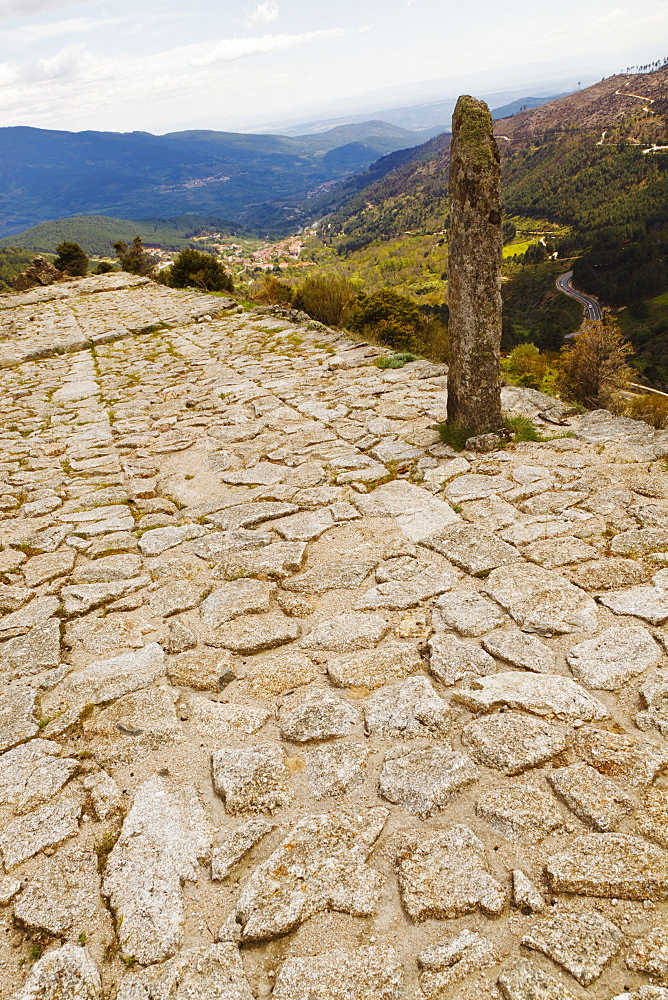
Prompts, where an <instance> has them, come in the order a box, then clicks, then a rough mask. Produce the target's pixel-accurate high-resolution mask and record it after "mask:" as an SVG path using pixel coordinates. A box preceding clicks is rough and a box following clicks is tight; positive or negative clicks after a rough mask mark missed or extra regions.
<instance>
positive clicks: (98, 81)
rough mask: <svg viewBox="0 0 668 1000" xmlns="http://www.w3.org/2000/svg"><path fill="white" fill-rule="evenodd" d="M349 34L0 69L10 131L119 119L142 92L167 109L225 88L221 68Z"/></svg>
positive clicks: (87, 55) (68, 49) (73, 57)
mask: <svg viewBox="0 0 668 1000" xmlns="http://www.w3.org/2000/svg"><path fill="white" fill-rule="evenodd" d="M345 34H346V32H345V31H344V30H343V29H342V28H331V29H327V30H322V31H311V32H304V33H303V34H299V35H288V34H278V35H271V34H268V35H263V36H262V37H260V38H250V37H248V38H221V39H217V40H214V41H210V42H198V43H195V44H191V45H183V46H179V47H177V48H173V49H167V50H164V51H161V52H155V53H152V54H151V55H147V56H144V58H143V59H135V58H133V57H131V56H128V55H119V56H102V55H99V54H98V53H96V52H93V51H91V49H89V48H88V47H87V46H86V45H84V44H81V43H73V44H70V45H66V46H64V47H63V48H61V49H60V50H59V51H58V52H56V53H55V54H54V55H51V56H48V57H43V58H39V59H35V60H31V61H30V62H22V63H21V62H18V61H12V62H5V63H0V108H2V109H3V110H4V117H5V120H6V122H7V124H10V123H15V124H30V123H31V122H33V121H35V120H36V119H38V120H39V121H40V122H43V121H44V118H45V117H49V118H52V120H54V121H57V120H58V118H59V112H63V111H64V112H65V113H66V114H67V117H68V119H69V120H71V118H72V116H73V115H74V116H75V117H79V118H80V119H81V118H83V117H85V116H90V115H94V116H95V117H96V118H99V117H100V116H103V117H106V115H107V113H108V112H110V110H111V109H113V114H114V115H115V114H116V112H117V110H118V108H119V107H120V105H121V104H127V103H128V101H129V102H130V103H133V102H134V97H133V98H130V97H129V95H130V94H135V93H136V92H138V91H139V92H141V93H142V94H143V97H144V100H145V101H150V100H151V99H152V98H153V97H155V98H157V99H159V100H160V101H161V102H164V100H165V99H166V98H167V95H169V94H179V95H180V96H182V95H183V94H184V93H185V92H186V91H192V92H196V93H205V92H207V91H208V92H214V91H215V90H216V89H217V87H218V86H219V85H220V79H221V78H220V73H221V68H220V64H224V63H227V62H232V61H234V60H239V59H242V58H244V57H246V56H254V55H259V54H265V53H270V52H279V51H282V50H285V49H290V48H293V47H295V46H298V45H304V44H307V43H309V42H315V41H321V40H326V39H329V38H338V37H341V36H343V35H345ZM88 84H90V85H91V86H88ZM75 94H76V96H74V95H75ZM52 127H53V126H52Z"/></svg>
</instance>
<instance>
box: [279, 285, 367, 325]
mask: <svg viewBox="0 0 668 1000" xmlns="http://www.w3.org/2000/svg"><path fill="white" fill-rule="evenodd" d="M354 302H355V288H354V286H353V284H352V283H351V282H350V281H348V279H347V278H343V277H342V276H341V275H338V274H310V275H309V276H308V278H307V279H306V281H304V282H303V283H302V284H301V285H300V286H299V288H298V289H297V294H296V295H295V298H294V305H295V307H296V308H297V309H303V310H304V312H305V313H308V315H309V316H311V317H312V318H313V319H316V320H318V322H319V323H324V324H325V326H335V327H341V326H343V325H344V323H345V322H346V321H347V320H348V317H349V316H350V313H351V311H352V307H353V304H354Z"/></svg>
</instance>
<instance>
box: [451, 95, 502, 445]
mask: <svg viewBox="0 0 668 1000" xmlns="http://www.w3.org/2000/svg"><path fill="white" fill-rule="evenodd" d="M502 248H503V237H502V234H501V178H500V168H499V150H498V147H497V145H496V141H495V139H494V135H493V133H492V116H491V114H490V112H489V108H488V107H487V105H486V104H485V103H484V101H478V100H476V99H475V98H474V97H468V96H463V97H460V98H459V100H458V101H457V107H456V108H455V113H454V115H453V118H452V146H451V154H450V239H449V251H448V305H449V308H450V322H449V335H450V372H449V374H448V423H458V424H460V425H462V426H464V427H466V428H468V429H469V430H470V432H471V434H484V433H486V432H488V431H495V430H497V429H498V428H499V427H501V426H502V423H503V420H502V417H501V387H500V382H499V353H500V346H501V257H502Z"/></svg>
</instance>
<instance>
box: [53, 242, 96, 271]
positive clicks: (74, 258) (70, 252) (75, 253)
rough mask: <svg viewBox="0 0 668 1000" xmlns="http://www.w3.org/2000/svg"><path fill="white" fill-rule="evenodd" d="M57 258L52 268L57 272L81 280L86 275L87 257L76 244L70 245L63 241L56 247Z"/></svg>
mask: <svg viewBox="0 0 668 1000" xmlns="http://www.w3.org/2000/svg"><path fill="white" fill-rule="evenodd" d="M56 253H57V254H58V256H57V257H56V259H55V260H54V262H53V266H54V267H56V268H57V269H58V270H59V271H62V272H63V273H66V274H69V275H71V276H72V277H73V278H82V277H83V276H84V274H87V273H88V257H87V256H86V254H85V253H84V252H83V250H82V249H81V247H80V246H79V244H78V243H70V242H69V241H68V240H65V241H64V242H63V243H59V244H58V246H57V247H56Z"/></svg>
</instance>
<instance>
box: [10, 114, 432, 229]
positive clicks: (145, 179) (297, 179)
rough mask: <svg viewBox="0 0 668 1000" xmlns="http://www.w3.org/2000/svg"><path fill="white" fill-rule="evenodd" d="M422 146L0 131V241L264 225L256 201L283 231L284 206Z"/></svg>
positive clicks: (402, 140)
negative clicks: (183, 225) (196, 222)
mask: <svg viewBox="0 0 668 1000" xmlns="http://www.w3.org/2000/svg"><path fill="white" fill-rule="evenodd" d="M421 138H422V137H420V136H417V135H416V133H414V132H411V131H409V130H407V129H403V128H400V127H399V126H397V125H390V124H387V123H386V122H380V121H370V122H364V123H361V124H350V125H341V126H339V127H337V128H333V129H329V130H328V131H326V132H323V133H318V134H314V135H303V136H281V135H249V134H244V133H235V132H208V131H189V132H174V133H170V134H167V135H152V134H150V133H148V132H132V133H115V132H57V131H50V130H48V129H36V128H27V127H22V126H16V127H10V128H1V129H0V148H2V151H3V156H2V160H1V161H0V236H8V235H10V234H12V233H19V232H21V231H23V230H25V229H26V228H27V227H29V226H33V225H35V224H38V223H41V222H45V221H47V220H51V219H58V218H62V217H64V216H72V215H106V216H114V217H120V218H146V217H149V216H151V217H159V218H172V217H174V216H178V215H181V214H184V213H204V214H207V215H215V216H218V217H220V216H223V217H226V218H230V219H233V220H235V221H236V222H237V223H238V224H243V222H244V215H245V213H251V214H252V215H253V217H254V218H259V219H260V220H261V219H262V213H258V212H257V210H256V208H255V207H256V206H258V205H261V204H262V203H264V202H270V203H271V202H277V203H278V205H279V209H278V211H277V212H275V211H274V212H272V211H270V212H269V218H270V219H271V221H272V222H273V221H274V216H276V223H277V228H281V226H282V227H283V228H284V229H286V228H288V229H289V228H290V227H289V225H288V222H289V218H290V200H291V199H295V198H296V199H297V200H299V199H303V198H304V197H306V195H307V194H308V193H309V192H310V191H311V190H313V189H315V190H317V189H319V188H320V187H321V186H322V185H323V184H325V185H327V184H331V183H332V182H335V181H336V180H338V179H340V178H342V177H345V176H347V175H348V174H352V173H356V172H358V171H360V170H363V169H364V168H365V167H367V166H369V164H371V163H372V162H373V161H375V160H377V159H378V157H379V156H382V155H383V154H384V153H388V152H392V151H394V150H398V149H403V148H406V147H410V146H414V145H416V143H417V142H419V141H420V139H421ZM261 224H262V223H260V225H261Z"/></svg>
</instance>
